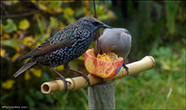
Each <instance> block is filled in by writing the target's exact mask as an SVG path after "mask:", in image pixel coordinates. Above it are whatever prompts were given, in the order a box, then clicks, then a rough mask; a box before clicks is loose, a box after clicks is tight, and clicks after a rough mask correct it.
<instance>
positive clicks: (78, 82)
mask: <svg viewBox="0 0 186 110" xmlns="http://www.w3.org/2000/svg"><path fill="white" fill-rule="evenodd" d="M154 66H155V60H154V58H153V57H152V56H145V57H144V58H143V59H142V60H140V61H136V62H133V63H130V64H127V67H128V68H129V74H128V75H127V72H126V70H125V69H124V68H121V70H120V71H119V73H118V74H117V75H116V76H115V77H113V78H110V79H104V80H103V81H112V80H114V79H119V78H122V77H126V76H130V75H134V74H137V73H140V72H142V71H145V70H149V69H151V68H153V67H154ZM87 77H88V78H89V80H90V84H91V86H92V85H95V84H99V83H101V82H102V79H101V78H99V77H96V76H93V75H91V74H89V75H87ZM66 80H67V81H69V82H71V85H70V84H69V83H68V88H67V90H68V91H70V90H77V89H80V88H85V87H88V83H87V81H86V80H85V79H84V78H83V77H82V76H79V77H75V78H67V79H66ZM64 89H65V87H64V83H63V81H62V80H54V81H50V82H45V83H43V84H42V85H41V92H42V93H44V94H49V93H52V92H57V91H63V90H64Z"/></svg>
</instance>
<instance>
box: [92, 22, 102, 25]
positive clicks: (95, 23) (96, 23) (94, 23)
mask: <svg viewBox="0 0 186 110" xmlns="http://www.w3.org/2000/svg"><path fill="white" fill-rule="evenodd" d="M92 24H93V25H94V26H98V25H100V23H98V22H93V23H92Z"/></svg>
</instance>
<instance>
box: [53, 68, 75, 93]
mask: <svg viewBox="0 0 186 110" xmlns="http://www.w3.org/2000/svg"><path fill="white" fill-rule="evenodd" d="M52 71H53V72H54V73H56V74H57V75H58V76H59V78H60V79H62V80H63V83H64V86H65V93H66V92H67V87H68V84H67V82H68V83H69V84H70V85H71V83H70V82H69V81H66V79H65V77H63V76H62V75H61V74H60V73H58V72H57V71H56V70H52Z"/></svg>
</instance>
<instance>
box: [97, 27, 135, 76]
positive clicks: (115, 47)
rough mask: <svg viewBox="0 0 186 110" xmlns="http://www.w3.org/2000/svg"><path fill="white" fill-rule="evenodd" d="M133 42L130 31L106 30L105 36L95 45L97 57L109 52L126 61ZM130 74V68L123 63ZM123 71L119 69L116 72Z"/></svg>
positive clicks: (123, 29)
mask: <svg viewBox="0 0 186 110" xmlns="http://www.w3.org/2000/svg"><path fill="white" fill-rule="evenodd" d="M131 41H132V37H131V35H130V33H129V31H128V30H127V29H125V28H112V29H109V28H106V29H105V30H104V31H103V34H102V35H101V36H100V38H99V39H98V40H97V42H96V43H95V47H94V50H95V55H96V56H97V54H98V53H100V54H102V53H108V52H114V53H116V54H117V55H118V56H120V57H123V59H125V58H126V57H127V56H128V54H129V52H130V48H131ZM122 66H123V67H124V68H125V69H126V71H127V74H128V67H127V66H126V65H125V63H124V62H123V65H122ZM120 69H121V67H120V68H118V70H117V71H116V73H117V72H119V70H120Z"/></svg>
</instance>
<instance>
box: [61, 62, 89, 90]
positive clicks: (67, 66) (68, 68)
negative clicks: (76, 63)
mask: <svg viewBox="0 0 186 110" xmlns="http://www.w3.org/2000/svg"><path fill="white" fill-rule="evenodd" d="M64 68H65V69H67V70H69V71H72V72H75V73H78V74H80V75H81V76H83V78H85V79H86V80H87V82H88V85H89V86H90V81H89V79H88V77H87V75H86V74H83V73H82V72H81V71H77V70H74V69H71V68H70V66H69V65H68V63H66V64H64Z"/></svg>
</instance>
